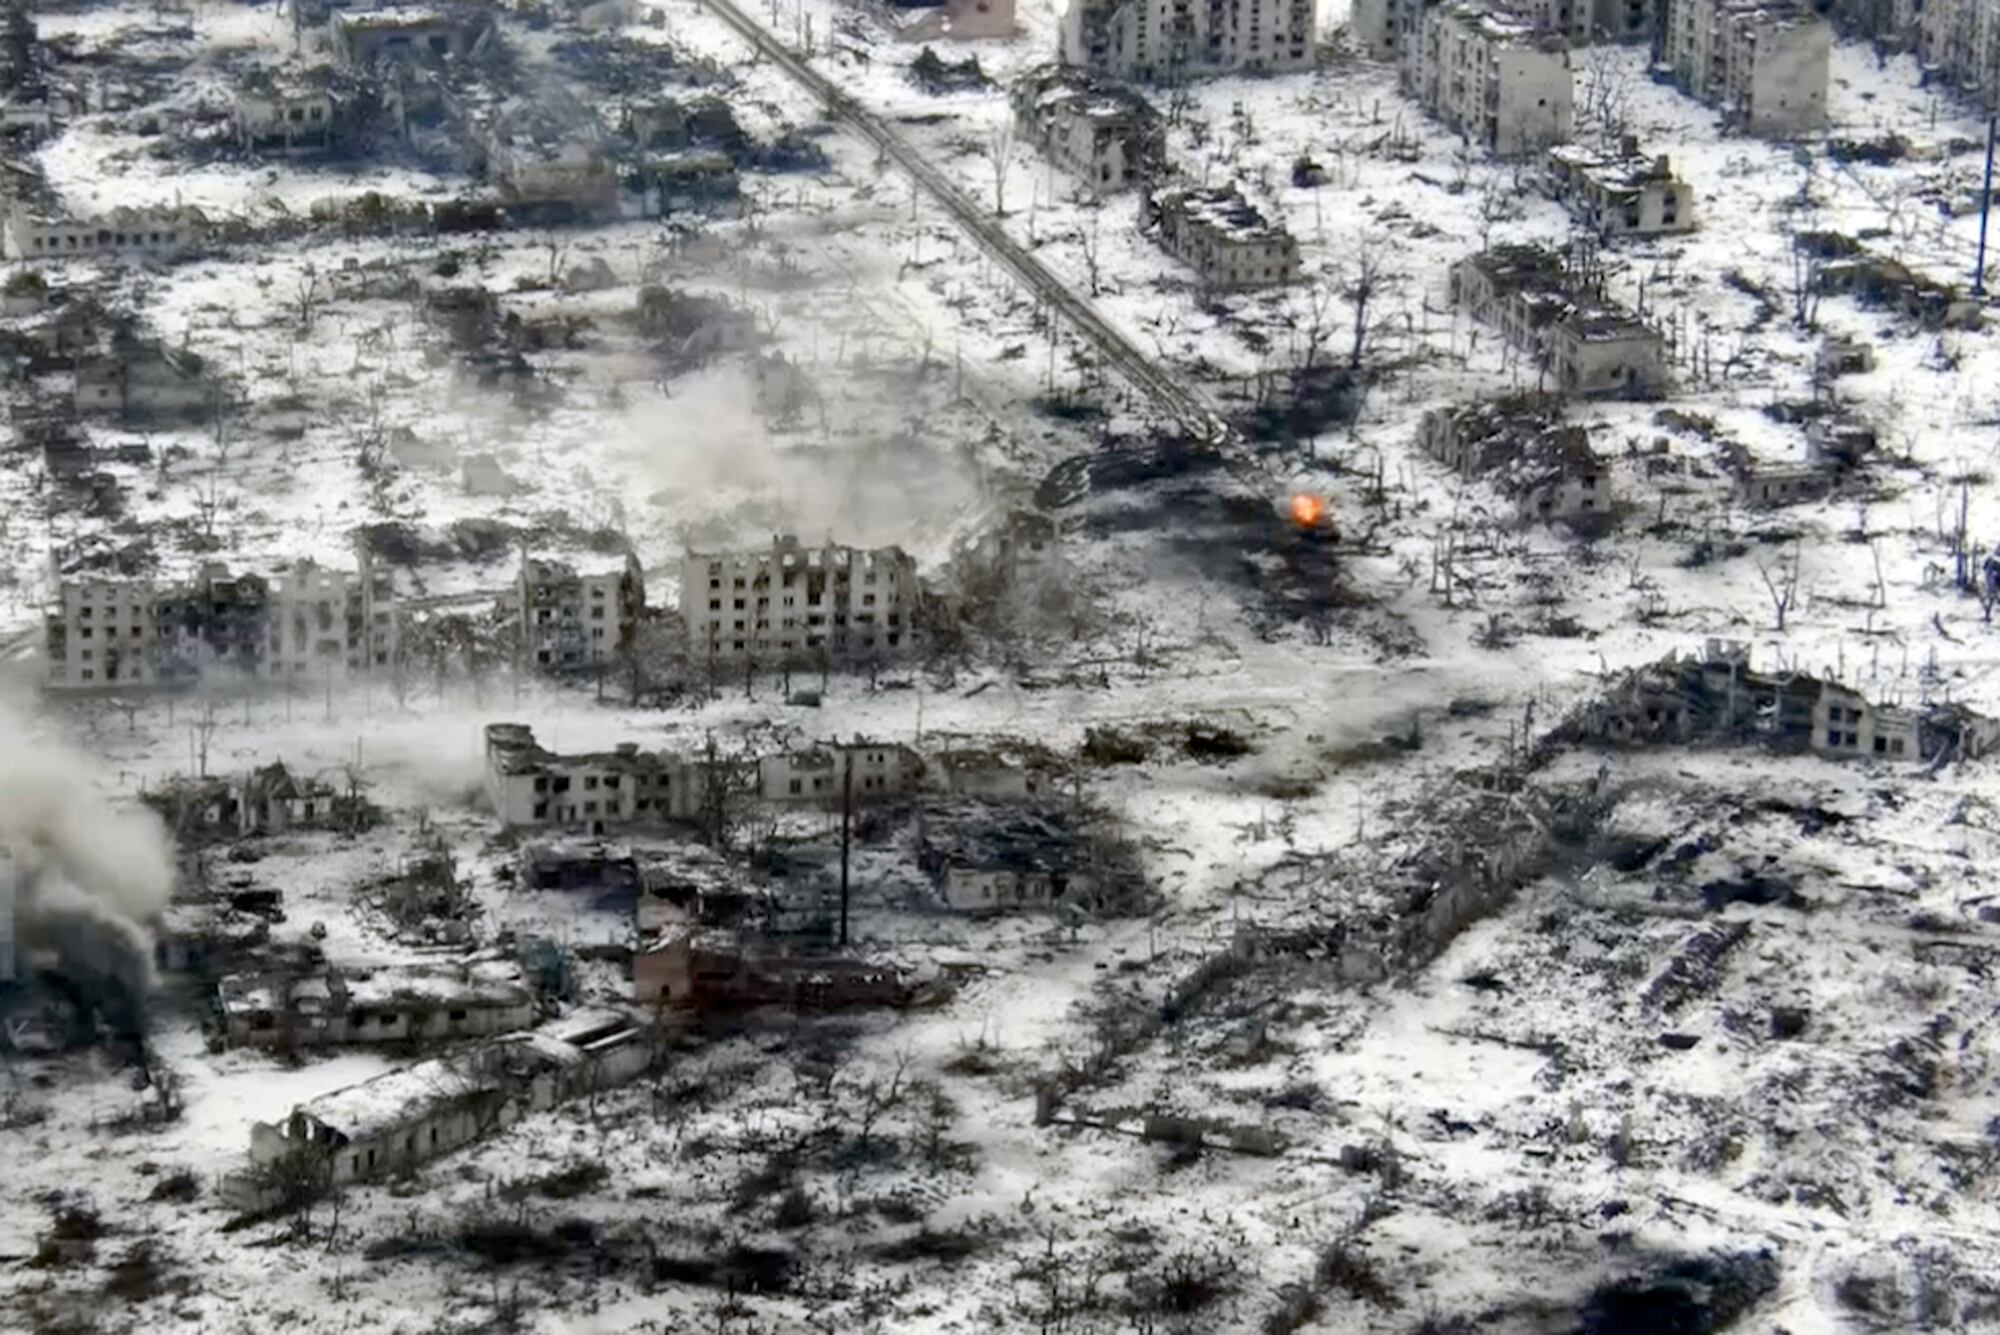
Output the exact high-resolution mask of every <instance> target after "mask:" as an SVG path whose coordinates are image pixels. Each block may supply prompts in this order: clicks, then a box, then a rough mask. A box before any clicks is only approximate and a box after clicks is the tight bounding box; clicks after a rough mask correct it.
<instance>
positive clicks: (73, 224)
mask: <svg viewBox="0 0 2000 1335" xmlns="http://www.w3.org/2000/svg"><path fill="white" fill-rule="evenodd" d="M207 233H208V219H207V217H206V216H204V215H203V214H202V212H201V210H200V209H197V208H194V207H192V206H174V207H170V208H132V207H127V206H121V207H119V208H115V209H112V210H111V211H110V212H108V213H104V214H100V215H97V216H95V217H72V216H69V215H66V214H63V213H60V212H57V211H53V210H42V209H36V208H31V207H28V206H27V205H25V204H23V203H22V202H20V201H18V200H17V201H14V202H13V203H12V204H11V206H10V207H9V208H8V209H7V222H6V237H7V250H8V253H9V254H11V255H12V256H13V257H14V258H16V259H23V260H53V259H76V258H80V257H104V256H110V257H113V258H119V259H131V258H140V259H155V260H167V259H176V258H178V257H180V256H182V255H185V254H187V253H188V252H189V251H191V250H193V249H195V248H196V247H197V246H199V245H200V244H201V243H202V241H203V240H204V239H205V238H206V236H207Z"/></svg>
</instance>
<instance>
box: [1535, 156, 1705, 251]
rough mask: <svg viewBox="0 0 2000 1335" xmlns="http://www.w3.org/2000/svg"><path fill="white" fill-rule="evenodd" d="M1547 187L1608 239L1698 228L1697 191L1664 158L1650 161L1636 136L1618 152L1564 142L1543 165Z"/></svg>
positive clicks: (1579, 219)
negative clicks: (1696, 214) (1695, 213)
mask: <svg viewBox="0 0 2000 1335" xmlns="http://www.w3.org/2000/svg"><path fill="white" fill-rule="evenodd" d="M1542 185H1543V188H1544V189H1545V190H1546V191H1547V192H1548V194H1549V196H1550V197H1551V198H1552V199H1554V200H1555V201H1556V202H1557V203H1558V204H1561V205H1562V206H1563V207H1564V208H1566V209H1568V210H1569V212H1570V216H1572V217H1573V218H1575V219H1576V221H1577V222H1578V223H1579V224H1580V225H1582V226H1584V227H1586V228H1589V229H1590V230H1591V231H1593V232H1595V233H1597V235H1599V236H1600V237H1603V238H1604V239H1606V240H1616V239H1617V238H1618V237H1621V236H1661V235H1665V234H1668V233H1672V232H1691V231H1693V230H1694V226H1695V221H1694V190H1693V189H1692V187H1690V186H1689V185H1688V183H1687V182H1686V181H1683V180H1681V179H1680V178H1679V177H1678V176H1675V175H1674V171H1673V166H1672V164H1671V163H1670V162H1669V161H1668V160H1667V158H1666V157H1665V156H1664V155H1662V156H1658V157H1652V158H1648V157H1646V156H1645V155H1644V154H1642V153H1640V151H1639V141H1638V140H1637V139H1636V138H1634V137H1632V136H1629V135H1628V136H1626V138H1625V139H1624V140H1623V141H1622V142H1621V143H1620V145H1619V147H1618V150H1617V151H1616V152H1608V151H1605V150H1602V149H1593V148H1587V147H1585V146H1583V145H1581V144H1558V145H1557V146H1556V147H1554V148H1552V149H1550V150H1549V153H1548V157H1547V158H1546V159H1545V161H1544V164H1543V172H1542Z"/></svg>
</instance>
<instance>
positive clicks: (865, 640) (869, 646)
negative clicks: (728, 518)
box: [681, 534, 920, 668]
mask: <svg viewBox="0 0 2000 1335" xmlns="http://www.w3.org/2000/svg"><path fill="white" fill-rule="evenodd" d="M919 596H920V590H919V588H918V585H917V571H916V562H915V561H913V560H912V559H911V558H910V556H909V554H908V553H906V552H904V551H903V549H902V548H900V547H882V548H877V549H874V550H865V549H861V548H854V547H844V546H840V545H838V544H836V543H827V544H825V545H824V546H821V547H807V546H806V545H804V544H803V543H801V542H800V541H799V540H798V539H797V538H796V537H793V536H792V535H790V534H781V535H779V536H777V537H774V538H773V539H772V540H771V545H770V547H769V548H767V549H764V550H761V551H739V552H713V553H710V552H689V553H688V554H687V556H686V557H685V558H684V559H683V560H682V562H681V618H682V621H683V622H684V624H685V626H686V630H687V637H688V643H689V645H690V647H691V649H692V652H693V653H694V654H695V656H696V657H697V659H699V660H705V661H707V662H710V663H714V664H721V663H728V664H738V663H743V662H746V661H748V662H761V663H763V664H765V665H766V666H768V667H774V668H775V667H777V666H779V665H781V664H785V663H796V664H819V663H837V664H843V665H844V664H849V663H854V662H857V661H861V662H865V661H869V660H888V659H893V658H897V657H901V656H902V655H904V654H906V653H908V652H909V651H910V650H911V649H913V648H914V647H915V641H916V624H915V623H916V611H917V604H918V599H919Z"/></svg>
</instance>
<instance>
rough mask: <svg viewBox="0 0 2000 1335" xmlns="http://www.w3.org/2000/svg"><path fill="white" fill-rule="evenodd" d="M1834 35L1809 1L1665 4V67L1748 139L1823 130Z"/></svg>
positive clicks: (1676, 0) (1675, 0) (1695, 0)
mask: <svg viewBox="0 0 2000 1335" xmlns="http://www.w3.org/2000/svg"><path fill="white" fill-rule="evenodd" d="M1832 49H1833V29H1832V27H1831V25H1829V24H1828V23H1827V21H1826V20H1825V19H1823V18H1821V17H1820V16H1819V14H1818V13H1817V12H1815V11H1814V9H1813V7H1812V6H1811V5H1810V4H1808V3H1806V2H1805V0H1668V3H1667V31H1666V42H1665V51H1664V57H1665V59H1664V63H1665V64H1666V66H1667V67H1668V68H1669V69H1671V70H1672V71H1673V74H1674V77H1675V78H1676V79H1678V80H1679V81H1680V84H1681V86H1682V87H1683V88H1685V89H1686V90H1687V92H1688V94H1689V95H1690V96H1692V97H1695V98H1698V99H1700V100H1701V101H1703V102H1706V103H1708V104H1709V105H1710V106H1713V107H1716V108H1718V109H1719V110H1720V111H1721V112H1722V115H1723V118H1724V120H1725V121H1727V122H1728V123H1729V124H1730V125H1732V126H1735V127H1737V128H1739V129H1742V130H1746V131H1748V132H1749V133H1751V134H1757V135H1768V136H1771V137H1773V138H1788V137H1791V136H1794V135H1802V134H1811V133H1814V132H1816V131H1819V130H1821V129H1824V128H1825V126H1826V119H1827V107H1826V89H1827V62H1828V59H1829V58H1830V56H1831V54H1832Z"/></svg>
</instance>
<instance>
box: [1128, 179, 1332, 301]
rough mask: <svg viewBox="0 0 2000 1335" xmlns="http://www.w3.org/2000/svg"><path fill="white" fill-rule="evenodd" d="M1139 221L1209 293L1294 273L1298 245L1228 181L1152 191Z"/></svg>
mask: <svg viewBox="0 0 2000 1335" xmlns="http://www.w3.org/2000/svg"><path fill="white" fill-rule="evenodd" d="M1139 225H1140V227H1141V228H1142V229H1146V230H1151V231H1152V232H1153V233H1154V235H1155V236H1156V237H1157V238H1158V240H1159V243H1160V246H1161V248H1162V249H1164V250H1165V251H1166V252H1167V253H1168V254H1169V255H1172V256H1173V257H1174V258H1175V259H1177V260H1179V261H1180V262H1181V263H1183V264H1185V265H1187V266H1189V267H1190V268H1192V269H1193V270H1194V271H1195V273H1196V275H1197V276H1198V278H1199V279H1200V282H1201V286H1202V287H1204V288H1206V289H1208V290H1210V291H1218V292H1236V291H1242V290H1245V289H1248V288H1257V287H1270V286H1273V285H1276V284H1280V283H1289V282H1291V281H1292V280H1293V279H1295V278H1297V277H1298V276H1299V243H1298V242H1297V241H1296V240H1295V239H1294V238H1293V236H1292V234H1291V233H1290V232H1288V231H1286V230H1285V228H1284V226H1283V225H1282V224H1280V223H1274V222H1272V221H1271V220H1270V219H1268V218H1266V217H1265V216H1264V215H1263V214H1262V213H1261V212H1260V211H1258V209H1257V208H1256V207H1255V206H1254V205H1252V204H1251V203H1250V202H1249V201H1248V200H1246V199H1244V198H1243V192H1242V191H1240V190H1238V189H1237V188H1236V187H1235V186H1233V185H1228V186H1209V187H1203V186H1173V187H1170V188H1168V189H1165V190H1157V191H1153V192H1151V193H1149V194H1147V195H1146V196H1145V197H1144V198H1143V199H1142V200H1141V202H1140V206H1139Z"/></svg>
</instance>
